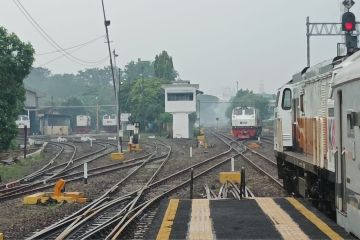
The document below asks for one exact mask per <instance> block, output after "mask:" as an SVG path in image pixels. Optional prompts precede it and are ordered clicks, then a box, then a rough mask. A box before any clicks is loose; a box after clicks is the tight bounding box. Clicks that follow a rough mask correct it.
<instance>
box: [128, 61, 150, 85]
mask: <svg viewBox="0 0 360 240" xmlns="http://www.w3.org/2000/svg"><path fill="white" fill-rule="evenodd" d="M152 77H154V63H153V62H151V61H142V60H141V59H140V58H139V59H138V60H137V62H134V61H131V62H129V63H128V64H127V65H126V66H125V76H124V78H125V79H126V81H127V82H129V83H130V84H131V83H133V82H134V81H135V80H137V79H140V78H143V79H144V78H152Z"/></svg>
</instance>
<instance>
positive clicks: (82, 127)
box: [74, 115, 91, 133]
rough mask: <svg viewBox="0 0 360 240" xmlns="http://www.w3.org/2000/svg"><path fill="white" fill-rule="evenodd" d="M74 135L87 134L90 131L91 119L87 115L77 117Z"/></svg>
mask: <svg viewBox="0 0 360 240" xmlns="http://www.w3.org/2000/svg"><path fill="white" fill-rule="evenodd" d="M74 130H75V133H89V132H90V130H91V117H90V116H88V115H77V116H76V126H75V129H74Z"/></svg>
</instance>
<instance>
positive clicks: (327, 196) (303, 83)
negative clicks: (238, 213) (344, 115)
mask: <svg viewBox="0 0 360 240" xmlns="http://www.w3.org/2000/svg"><path fill="white" fill-rule="evenodd" d="M339 63H340V62H339V61H332V60H329V61H324V62H322V63H320V64H317V65H315V66H313V67H310V68H305V69H303V70H302V71H301V72H299V73H297V74H295V75H293V77H292V79H291V80H290V82H288V83H287V84H285V85H283V86H282V87H281V88H280V89H279V90H278V92H277V100H276V107H275V110H274V112H275V116H274V117H275V122H274V149H275V156H276V159H277V165H278V174H279V178H281V179H283V180H284V188H285V189H286V190H287V191H288V192H289V193H295V194H298V195H301V196H303V197H305V198H308V199H311V200H312V202H313V203H314V204H315V205H316V206H318V207H319V208H321V209H322V210H324V211H325V212H327V213H328V214H329V215H334V212H335V208H334V206H335V202H334V201H335V197H334V196H335V163H334V158H333V157H331V156H330V155H331V154H332V153H331V152H330V148H331V147H330V146H329V141H328V138H329V137H330V135H329V134H328V133H329V131H328V128H329V122H328V121H330V120H331V118H332V117H333V100H332V99H330V96H329V94H330V90H331V82H332V78H333V73H334V66H336V65H337V64H339ZM332 126H334V125H332Z"/></svg>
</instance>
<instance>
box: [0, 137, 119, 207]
mask: <svg viewBox="0 0 360 240" xmlns="http://www.w3.org/2000/svg"><path fill="white" fill-rule="evenodd" d="M97 144H99V145H100V146H102V148H100V149H99V150H96V151H94V152H91V153H88V154H85V155H82V156H80V157H77V158H75V155H76V153H77V147H76V146H75V145H73V144H69V143H61V144H59V145H62V146H67V147H70V148H72V149H73V151H72V152H71V156H70V157H69V158H68V159H67V161H66V162H63V163H59V164H57V165H55V166H51V165H52V164H54V161H55V159H57V158H59V156H60V154H61V153H63V152H64V147H61V150H60V151H59V152H58V154H56V156H55V157H53V158H52V159H51V160H50V161H49V162H48V163H47V164H46V165H44V166H43V167H42V168H41V169H39V170H37V171H35V172H34V173H32V174H29V175H27V176H25V177H23V178H21V179H19V180H16V181H13V182H11V183H8V184H7V185H5V186H6V187H5V188H2V189H1V190H0V202H1V201H5V200H9V199H13V198H16V197H19V196H22V195H24V194H29V193H32V192H35V191H39V190H43V189H46V188H49V187H51V186H53V185H54V183H55V182H56V180H57V179H59V178H64V179H65V180H68V179H67V177H69V176H75V175H81V174H82V173H83V172H77V173H75V175H71V174H70V175H69V174H67V173H68V172H71V171H74V170H76V169H79V168H82V166H83V164H84V163H85V162H88V163H89V162H92V161H94V160H96V159H98V158H100V157H103V156H105V155H107V154H109V153H110V152H112V151H113V150H114V149H115V148H114V147H113V148H111V149H108V146H107V145H106V144H103V143H97ZM106 150H107V151H106ZM39 186H40V187H39Z"/></svg>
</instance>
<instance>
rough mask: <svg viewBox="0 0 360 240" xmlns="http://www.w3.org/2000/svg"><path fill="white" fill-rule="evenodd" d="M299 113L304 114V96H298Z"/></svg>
mask: <svg viewBox="0 0 360 240" xmlns="http://www.w3.org/2000/svg"><path fill="white" fill-rule="evenodd" d="M300 111H302V112H304V94H301V95H300Z"/></svg>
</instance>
